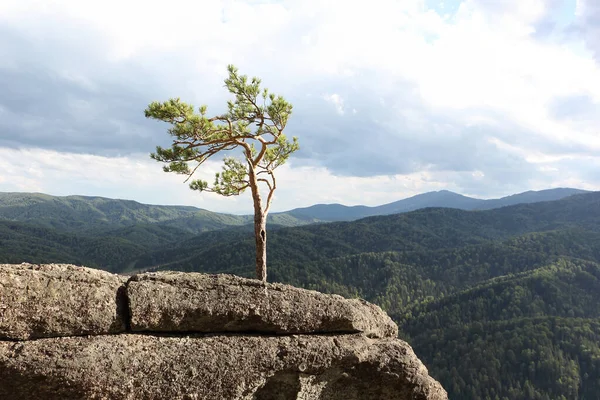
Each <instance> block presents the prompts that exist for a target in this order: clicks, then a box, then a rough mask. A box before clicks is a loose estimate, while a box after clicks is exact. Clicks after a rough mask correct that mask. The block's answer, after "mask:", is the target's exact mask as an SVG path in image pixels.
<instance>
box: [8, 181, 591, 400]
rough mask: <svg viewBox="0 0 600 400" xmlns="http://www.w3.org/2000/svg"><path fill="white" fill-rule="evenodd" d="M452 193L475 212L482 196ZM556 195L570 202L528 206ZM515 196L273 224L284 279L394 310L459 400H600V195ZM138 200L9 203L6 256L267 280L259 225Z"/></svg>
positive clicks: (272, 261) (278, 271)
mask: <svg viewBox="0 0 600 400" xmlns="http://www.w3.org/2000/svg"><path fill="white" fill-rule="evenodd" d="M437 193H438V194H437V196H438V198H439V199H442V200H444V201H446V202H449V201H454V204H459V203H461V202H462V204H463V206H465V207H466V206H467V205H468V204H467V203H468V202H469V201H470V200H469V198H462V196H459V195H455V194H452V193H450V192H437ZM565 195H566V196H568V197H564V196H565ZM553 196H554V197H562V198H561V199H560V200H553V201H541V202H533V203H528V202H529V201H535V200H539V199H548V198H553ZM9 197H10V196H9ZM428 198H429V199H434V197H431V194H424V195H423V196H422V197H417V199H416V200H415V199H413V201H414V202H413V204H412V205H410V204H409V203H401V206H402V204H404V206H405V207H411V206H415V204H425V203H423V202H422V201H423V199H425V200H427V199H428ZM417 200H418V201H417ZM500 200H503V201H505V202H507V203H502V202H500V203H498V202H497V203H496V204H495V205H493V204H492V205H493V206H494V207H496V206H498V207H500V206H502V207H501V208H493V209H489V210H485V209H483V208H485V204H488V205H489V204H490V203H478V204H479V205H477V208H478V209H477V210H472V211H466V210H460V209H456V208H440V207H438V208H431V207H430V208H420V209H417V210H414V211H410V212H403V213H400V214H392V215H382V216H370V217H367V218H363V219H360V220H357V221H351V222H348V221H339V222H330V223H327V224H312V225H305V226H298V227H283V226H282V225H283V224H281V225H275V224H272V225H271V227H272V228H274V229H271V230H270V231H269V232H270V233H269V248H268V252H269V253H268V260H269V271H268V272H269V280H270V281H279V282H284V283H289V284H293V285H296V286H300V287H305V288H309V289H315V290H320V291H324V292H331V293H338V294H342V295H344V296H348V297H354V296H359V297H362V298H365V299H367V300H369V301H372V302H374V303H376V304H379V305H380V306H382V307H383V308H384V309H385V310H386V311H387V312H388V313H389V314H390V316H392V318H393V319H394V320H395V321H396V322H397V323H398V324H399V326H400V331H401V333H400V335H401V337H402V338H404V339H405V340H407V341H408V342H409V343H410V344H411V346H412V347H413V349H414V350H415V352H416V354H417V355H418V356H419V358H420V359H422V360H423V361H424V363H425V364H426V365H427V367H428V369H429V372H430V373H431V375H432V376H433V377H435V378H436V379H438V380H439V381H441V383H442V384H443V385H444V387H445V388H446V389H447V390H448V392H449V396H450V398H452V399H459V400H461V399H464V400H475V399H493V400H495V399H542V400H546V399H548V400H550V399H578V400H579V399H581V400H583V399H590V398H597V394H598V393H600V296H599V295H598V293H600V192H591V193H583V194H573V193H572V192H569V191H568V190H567V191H564V190H563V191H560V190H552V191H543V192H526V193H523V194H521V195H517V196H510V197H509V198H505V199H500ZM482 201H483V200H482ZM487 201H489V200H485V201H484V202H487ZM510 202H517V203H519V204H516V205H505V204H508V203H510ZM132 203H133V204H131V203H128V202H124V203H121V201H120V200H114V201H113V200H110V199H102V198H85V197H78V196H76V197H75V198H73V199H72V198H58V199H55V198H52V197H51V196H48V197H45V196H44V195H34V196H24V195H22V196H21V198H19V197H18V196H17V197H16V198H15V197H12V198H9V200H6V199H5V200H4V202H3V201H0V216H1V217H0V262H11V263H19V262H23V261H30V262H40V263H41V262H69V263H76V264H82V265H88V266H93V267H98V268H104V269H109V270H111V271H120V272H124V273H131V272H135V271H139V270H157V269H178V270H184V271H202V272H223V273H235V274H238V275H242V276H252V274H253V271H254V265H253V264H254V256H253V254H254V243H253V236H252V235H253V233H252V229H251V226H249V225H248V224H245V222H246V221H247V220H244V219H243V218H247V217H240V218H241V219H237V216H227V215H222V214H221V215H219V214H217V215H213V214H212V213H209V212H207V211H205V210H199V209H194V208H185V207H183V208H177V207H175V208H170V207H166V208H165V209H160V208H159V209H158V210H152V207H155V206H145V205H139V203H135V202H132ZM23 204H28V205H27V206H23ZM429 204H432V203H429ZM474 204H475V203H472V204H471V205H468V206H469V207H472V206H473V205H474ZM86 207H87V208H86ZM145 207H149V208H145ZM158 207H160V206H158ZM29 208H31V210H33V211H28V210H29ZM88 209H89V210H91V211H89V215H88V214H86V213H87V211H86V210H88ZM394 209H395V210H398V208H394ZM358 210H360V207H359V208H358ZM338 211H343V208H342V209H339V210H338ZM188 212H190V213H191V214H186V213H188ZM178 213H179V214H178ZM203 213H204V214H203ZM7 216H9V217H12V219H9V218H7ZM196 216H197V220H196V219H195V217H196ZM228 218H232V219H228ZM278 218H280V221H286V218H290V220H289V221H304V222H307V221H310V220H311V218H314V217H311V216H310V215H307V214H305V215H302V216H293V215H291V216H290V215H289V214H281V215H279V216H278ZM315 219H316V218H315ZM210 224H214V225H213V227H210ZM205 227H209V229H213V230H207V229H204V228H205ZM215 227H220V228H216V229H215ZM225 228H226V229H225ZM203 229H204V230H205V231H204V232H202V233H200V234H195V233H194V232H199V231H202V230H203Z"/></svg>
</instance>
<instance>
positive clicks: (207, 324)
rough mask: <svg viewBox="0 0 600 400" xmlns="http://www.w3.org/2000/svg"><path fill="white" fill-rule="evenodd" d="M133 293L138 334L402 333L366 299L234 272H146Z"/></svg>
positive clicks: (130, 295)
mask: <svg viewBox="0 0 600 400" xmlns="http://www.w3.org/2000/svg"><path fill="white" fill-rule="evenodd" d="M127 297H128V298H129V310H130V315H131V330H132V331H133V332H144V331H148V332H253V333H267V334H300V333H303V334H305V333H356V332H362V333H364V334H365V335H367V336H369V337H378V338H382V337H396V336H397V335H398V326H397V325H396V324H395V323H394V322H393V321H392V319H391V318H390V317H389V316H388V315H387V314H386V313H384V312H383V311H382V310H381V308H379V307H377V306H376V305H373V304H370V303H368V302H366V301H364V300H359V299H352V300H348V299H345V298H343V297H341V296H338V295H326V294H322V293H319V292H315V291H311V290H305V289H299V288H295V287H293V286H289V285H283V284H273V283H267V284H264V283H262V282H260V281H258V280H253V279H245V278H240V277H236V276H233V275H206V274H198V273H182V272H159V273H148V274H141V275H137V276H134V277H132V278H131V280H130V281H129V283H128V285H127Z"/></svg>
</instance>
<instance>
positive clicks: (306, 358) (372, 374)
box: [0, 334, 447, 400]
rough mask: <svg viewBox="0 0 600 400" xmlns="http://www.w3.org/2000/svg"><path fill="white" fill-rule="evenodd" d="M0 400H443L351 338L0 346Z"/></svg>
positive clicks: (386, 353)
mask: <svg viewBox="0 0 600 400" xmlns="http://www.w3.org/2000/svg"><path fill="white" fill-rule="evenodd" d="M0 377H1V379H0V399H3V400H13V399H27V400H42V399H43V400H54V399H72V400H77V399H113V400H118V399H149V400H150V399H218V400H222V399H243V400H275V399H280V400H283V399H285V400H288V399H304V400H312V399H328V400H338V399H339V400H361V399H365V400H367V399H368V400H378V399H382V400H383V399H385V400H394V399H397V400H405V399H406V400H408V399H411V400H445V399H447V394H446V392H445V391H444V389H443V388H442V387H441V386H440V385H439V383H437V382H436V381H435V380H433V379H432V378H431V377H430V376H429V375H428V373H427V369H426V368H425V367H424V366H423V364H422V363H421V362H420V361H419V360H418V359H417V357H416V356H415V355H414V353H413V351H412V349H411V348H410V346H408V345H407V344H406V343H405V342H403V341H401V340H398V339H391V338H386V339H370V338H367V337H365V336H364V335H361V334H356V335H297V336H296V335H292V336H249V335H245V336H239V335H216V336H204V337H202V336H196V337H194V336H191V337H157V336H150V335H136V334H121V335H110V336H93V337H71V338H54V339H39V340H35V341H27V342H2V341H0Z"/></svg>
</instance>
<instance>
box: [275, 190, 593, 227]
mask: <svg viewBox="0 0 600 400" xmlns="http://www.w3.org/2000/svg"><path fill="white" fill-rule="evenodd" d="M581 193H587V192H586V191H585V190H580V189H570V188H557V189H547V190H540V191H528V192H524V193H519V194H515V195H511V196H507V197H502V198H500V199H490V200H483V199H475V198H472V197H467V196H463V195H460V194H457V193H454V192H450V191H448V190H440V191H437V192H428V193H423V194H419V195H416V196H412V197H409V198H407V199H403V200H399V201H395V202H393V203H388V204H383V205H381V206H376V207H367V206H351V207H349V206H344V205H341V204H317V205H314V206H310V207H305V208H296V209H293V210H290V211H286V212H285V214H290V215H292V216H295V217H298V218H314V219H316V220H320V221H354V220H357V219H360V218H364V217H370V216H375V215H389V214H398V213H404V212H409V211H414V210H418V209H421V208H427V207H444V208H457V209H460V210H490V209H494V208H500V207H505V206H510V205H515V204H524V203H535V202H540V201H552V200H560V199H562V198H565V197H568V196H572V195H574V194H581Z"/></svg>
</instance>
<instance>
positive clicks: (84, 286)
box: [0, 264, 126, 398]
mask: <svg viewBox="0 0 600 400" xmlns="http://www.w3.org/2000/svg"><path fill="white" fill-rule="evenodd" d="M125 281H126V279H125V278H124V277H119V276H117V275H113V274H110V273H108V272H104V271H99V270H95V269H90V268H84V267H76V266H73V265H64V264H47V265H33V264H20V265H7V264H0V339H13V340H25V339H35V338H44V337H55V336H77V335H101V334H106V333H118V332H125V321H124V318H123V315H122V314H123V311H124V310H126V306H125V298H124V294H125V293H124V289H125V288H124V283H125ZM0 398H1V396H0Z"/></svg>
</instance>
